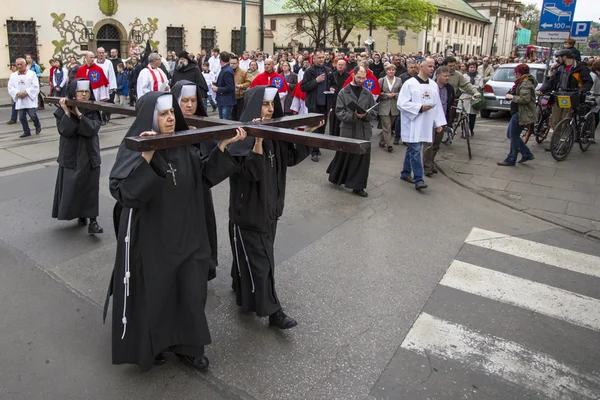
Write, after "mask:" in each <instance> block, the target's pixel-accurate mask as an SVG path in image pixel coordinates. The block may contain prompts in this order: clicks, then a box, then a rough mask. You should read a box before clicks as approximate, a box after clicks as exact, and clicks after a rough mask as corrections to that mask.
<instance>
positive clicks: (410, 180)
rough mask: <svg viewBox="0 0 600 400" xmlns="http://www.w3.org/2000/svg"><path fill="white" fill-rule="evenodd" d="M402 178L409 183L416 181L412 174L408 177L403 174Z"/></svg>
mask: <svg viewBox="0 0 600 400" xmlns="http://www.w3.org/2000/svg"><path fill="white" fill-rule="evenodd" d="M400 179H402V180H403V181H405V182H408V183H415V181H414V180H413V178H411V177H410V176H407V177H403V176H401V177H400Z"/></svg>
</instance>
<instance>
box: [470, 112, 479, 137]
mask: <svg viewBox="0 0 600 400" xmlns="http://www.w3.org/2000/svg"><path fill="white" fill-rule="evenodd" d="M476 119H477V114H469V129H471V133H473V129H475V120H476Z"/></svg>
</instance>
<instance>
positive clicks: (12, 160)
mask: <svg viewBox="0 0 600 400" xmlns="http://www.w3.org/2000/svg"><path fill="white" fill-rule="evenodd" d="M29 161H31V159H29V158H25V157H23V156H21V155H18V154H15V153H13V152H11V151H8V150H4V149H0V168H4V167H9V166H12V165H16V164H22V163H26V162H29Z"/></svg>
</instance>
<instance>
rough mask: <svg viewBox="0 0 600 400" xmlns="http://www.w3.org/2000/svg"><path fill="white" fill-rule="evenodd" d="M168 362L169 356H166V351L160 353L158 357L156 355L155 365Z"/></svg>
mask: <svg viewBox="0 0 600 400" xmlns="http://www.w3.org/2000/svg"><path fill="white" fill-rule="evenodd" d="M166 362H167V357H165V354H164V353H158V355H157V356H156V357H154V365H165V363H166Z"/></svg>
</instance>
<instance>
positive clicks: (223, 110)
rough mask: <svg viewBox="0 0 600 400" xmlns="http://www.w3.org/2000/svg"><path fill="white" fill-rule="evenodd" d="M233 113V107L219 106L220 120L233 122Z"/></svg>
mask: <svg viewBox="0 0 600 400" xmlns="http://www.w3.org/2000/svg"><path fill="white" fill-rule="evenodd" d="M232 111H233V106H219V118H220V119H228V120H230V121H231V112H232Z"/></svg>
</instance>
